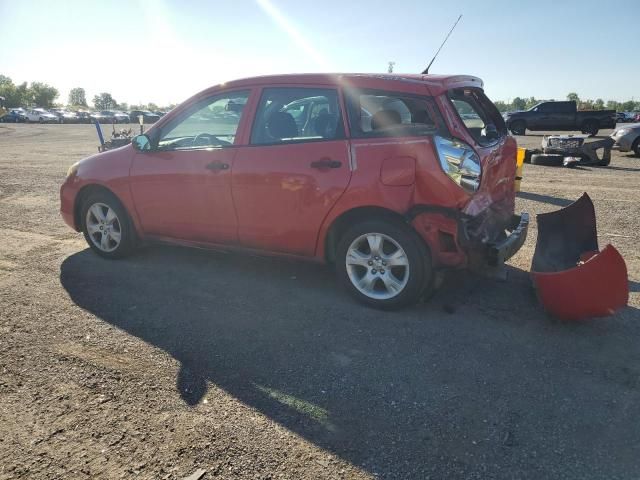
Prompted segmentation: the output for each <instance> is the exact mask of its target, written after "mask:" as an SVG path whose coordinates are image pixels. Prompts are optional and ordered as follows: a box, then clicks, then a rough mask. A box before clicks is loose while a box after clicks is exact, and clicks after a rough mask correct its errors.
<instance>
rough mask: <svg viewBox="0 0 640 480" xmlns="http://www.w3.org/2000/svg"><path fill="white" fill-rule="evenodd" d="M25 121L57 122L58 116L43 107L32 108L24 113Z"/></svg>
mask: <svg viewBox="0 0 640 480" xmlns="http://www.w3.org/2000/svg"><path fill="white" fill-rule="evenodd" d="M25 118H26V121H27V122H39V123H58V116H57V115H54V114H53V113H51V112H49V111H48V110H45V109H44V108H33V109H31V110H27V112H26V113H25Z"/></svg>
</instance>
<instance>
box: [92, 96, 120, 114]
mask: <svg viewBox="0 0 640 480" xmlns="http://www.w3.org/2000/svg"><path fill="white" fill-rule="evenodd" d="M93 105H94V106H95V107H96V109H97V110H111V109H112V108H116V106H117V105H118V102H116V100H115V99H114V98H113V97H112V96H111V94H110V93H107V92H102V93H101V94H100V95H96V96H95V97H93Z"/></svg>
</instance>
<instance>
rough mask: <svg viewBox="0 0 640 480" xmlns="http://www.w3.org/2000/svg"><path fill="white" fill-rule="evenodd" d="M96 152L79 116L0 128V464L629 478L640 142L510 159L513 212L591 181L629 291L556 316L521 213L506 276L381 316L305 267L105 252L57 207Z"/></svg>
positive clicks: (535, 208) (603, 231)
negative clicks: (597, 306) (538, 294)
mask: <svg viewBox="0 0 640 480" xmlns="http://www.w3.org/2000/svg"><path fill="white" fill-rule="evenodd" d="M603 133H606V132H603ZM540 139H541V137H540V136H538V135H535V136H534V135H528V136H526V137H521V138H519V139H518V140H519V142H520V143H521V144H523V145H525V146H538V145H539V142H540ZM95 151H96V136H95V131H94V130H93V127H92V126H91V125H44V126H42V125H21V124H19V125H0V226H1V228H2V230H1V232H2V233H1V239H2V240H1V241H0V371H1V372H2V373H1V375H0V431H1V432H2V433H1V434H0V478H1V479H16V478H24V479H45V478H46V479H54V478H74V479H88V478H132V477H134V476H137V478H153V479H157V478H182V477H184V476H187V475H189V474H190V473H192V472H194V471H195V470H196V469H198V468H204V469H205V470H206V471H207V473H206V476H205V478H229V479H235V478H238V479H240V478H242V479H245V478H251V479H254V478H255V479H269V478H273V479H275V478H286V479H307V478H308V479H317V478H331V479H336V478H385V479H400V478H402V479H404V478H419V479H426V478H432V479H437V478H446V479H457V478H465V479H474V478H477V479H486V478H493V479H500V478H505V479H507V478H508V479H513V478H518V479H528V478H530V479H540V478H554V479H563V478H567V479H575V478H582V479H588V478H607V479H637V478H639V477H640V428H639V427H638V423H637V419H638V418H639V416H640V376H639V373H640V367H639V365H640V346H639V345H640V344H639V343H638V334H639V333H640V322H639V320H640V313H639V311H638V308H639V307H640V293H639V291H640V288H639V286H640V283H638V281H639V279H640V253H639V250H638V247H637V240H638V231H640V215H639V211H638V206H637V205H638V200H640V190H639V189H638V185H640V159H638V158H634V157H632V156H631V155H629V154H620V153H614V157H613V161H612V163H611V166H610V167H608V168H583V169H580V170H566V169H558V168H549V167H538V166H532V165H526V166H525V171H524V181H523V185H522V189H523V192H522V193H521V195H520V197H519V199H518V209H519V210H523V211H529V212H530V213H532V214H535V213H540V212H544V211H549V210H553V209H556V208H558V207H559V206H563V205H566V204H567V203H569V201H571V200H574V199H576V198H577V197H578V196H579V195H580V194H581V193H582V192H583V191H587V192H589V194H590V195H591V197H592V198H593V200H594V203H595V205H596V211H597V215H598V229H599V234H600V242H601V245H602V246H603V245H605V244H606V243H612V244H614V245H615V246H616V247H617V248H618V249H619V250H620V252H621V253H622V255H623V256H624V257H625V259H626V262H627V267H628V270H629V279H630V288H631V292H632V293H631V298H630V306H629V307H627V308H626V309H624V310H623V311H621V312H619V313H617V314H616V315H615V316H613V317H610V318H607V319H600V320H593V321H587V322H584V323H580V324H566V323H562V322H558V321H554V320H553V319H551V318H549V317H548V316H546V315H545V313H544V312H543V311H542V309H541V308H540V306H539V305H538V304H537V302H536V299H535V297H534V295H533V293H532V291H531V289H530V288H529V283H528V276H527V273H526V272H527V270H528V267H529V264H530V262H531V256H532V253H533V246H534V242H535V237H536V231H535V222H534V225H533V228H532V231H531V232H530V236H529V239H528V240H527V243H526V245H525V247H524V248H523V249H522V250H521V251H520V252H519V253H518V254H517V255H516V257H514V258H513V259H512V261H511V264H510V267H509V274H510V278H509V280H508V281H507V282H506V283H500V282H497V281H490V280H485V279H481V278H478V277H475V276H472V275H470V274H465V273H456V274H452V275H450V276H449V278H448V279H447V282H446V283H445V286H444V287H443V289H442V290H441V291H439V292H438V293H437V294H436V295H435V297H434V298H433V299H432V300H431V301H430V302H429V303H426V304H422V305H418V306H416V307H414V308H411V309H408V310H405V311H402V312H398V313H384V312H378V311H373V310H370V309H366V308H363V307H361V306H360V305H358V304H355V303H354V302H353V301H352V300H351V299H350V298H349V297H348V296H347V295H346V294H345V293H343V292H342V291H341V290H340V289H339V288H338V287H337V285H336V283H335V282H334V281H333V277H332V273H331V272H330V271H328V270H327V269H325V268H324V267H321V266H317V265H310V264H306V263H295V262H291V261H285V260H279V259H273V258H260V257H252V256H238V255H226V254H222V253H213V252H206V251H200V250H188V249H181V248H172V247H159V246H158V247H149V248H145V249H143V250H141V251H140V252H139V253H138V254H136V255H135V256H133V257H131V258H129V259H126V260H122V261H106V260H103V259H101V258H99V257H97V256H96V255H94V254H92V253H91V252H90V251H89V250H88V248H87V247H86V245H85V243H84V241H83V239H82V238H81V236H80V235H79V234H77V233H75V232H72V231H70V230H69V229H68V228H67V227H66V226H65V225H64V224H63V222H62V220H61V219H60V217H59V215H58V205H59V201H58V188H59V185H60V184H61V182H62V181H63V178H64V175H65V172H66V170H67V168H68V166H69V165H70V164H71V163H72V162H74V161H76V160H78V159H80V158H82V157H84V156H87V155H88V154H90V153H93V152H95Z"/></svg>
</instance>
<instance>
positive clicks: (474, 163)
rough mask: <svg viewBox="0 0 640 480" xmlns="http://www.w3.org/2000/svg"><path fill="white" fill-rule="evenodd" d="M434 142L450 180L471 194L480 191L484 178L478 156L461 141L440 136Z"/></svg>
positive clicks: (441, 163)
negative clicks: (481, 180)
mask: <svg viewBox="0 0 640 480" xmlns="http://www.w3.org/2000/svg"><path fill="white" fill-rule="evenodd" d="M434 140H435V143H436V150H437V151H438V157H439V160H440V165H441V166H442V169H443V170H444V172H445V173H446V174H447V175H448V176H449V178H451V180H453V181H454V182H456V183H457V184H458V185H460V186H461V187H462V188H464V189H465V190H466V191H467V192H469V193H473V192H475V191H476V190H478V188H479V187H480V179H481V177H482V167H481V165H480V157H478V154H477V153H476V152H475V151H474V150H473V149H472V148H471V147H470V146H469V145H467V144H466V143H464V142H461V141H460V140H456V139H448V138H443V137H438V136H435V137H434Z"/></svg>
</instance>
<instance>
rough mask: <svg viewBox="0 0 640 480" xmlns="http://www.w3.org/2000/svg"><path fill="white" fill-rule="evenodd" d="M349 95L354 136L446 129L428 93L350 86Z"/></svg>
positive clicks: (405, 134) (402, 134)
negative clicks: (374, 89) (358, 88)
mask: <svg viewBox="0 0 640 480" xmlns="http://www.w3.org/2000/svg"><path fill="white" fill-rule="evenodd" d="M346 95H347V103H348V105H349V107H348V108H349V127H350V129H351V136H352V137H355V138H358V137H361V138H362V137H414V136H424V135H433V134H435V133H442V131H443V129H444V123H443V122H442V119H441V118H440V115H439V113H438V110H437V108H436V106H435V104H434V103H433V100H432V99H431V98H429V97H422V96H414V95H408V94H403V93H400V92H384V91H373V90H357V89H347V90H346Z"/></svg>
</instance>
